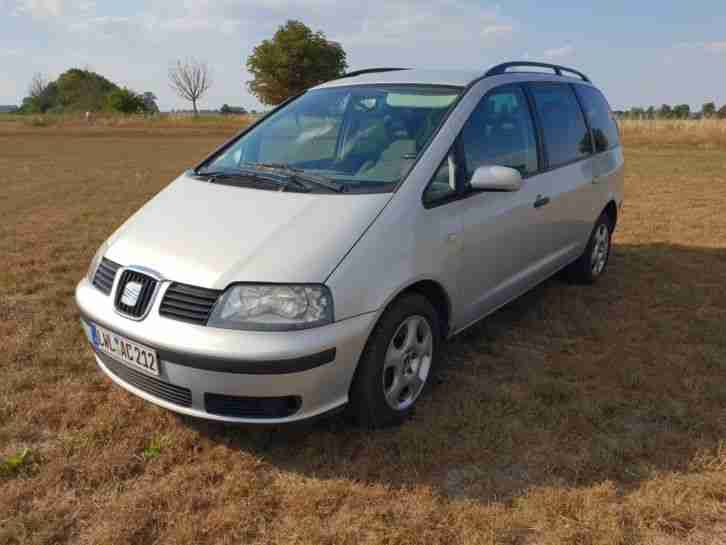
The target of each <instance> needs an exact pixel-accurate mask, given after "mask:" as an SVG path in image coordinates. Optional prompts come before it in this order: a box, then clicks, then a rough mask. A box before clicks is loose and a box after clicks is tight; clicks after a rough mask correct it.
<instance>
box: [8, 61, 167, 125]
mask: <svg viewBox="0 0 726 545" xmlns="http://www.w3.org/2000/svg"><path fill="white" fill-rule="evenodd" d="M99 111H110V112H122V113H139V112H149V113H155V112H158V111H159V108H158V107H157V105H156V96H155V95H154V93H151V92H145V93H135V92H134V91H132V90H130V89H128V88H126V87H119V86H118V85H116V84H115V83H113V82H112V81H110V80H108V79H106V78H105V77H103V76H102V75H100V74H97V73H96V72H92V71H91V70H88V69H81V68H71V69H70V70H66V71H65V72H63V73H62V74H61V75H60V76H58V79H56V80H52V81H51V80H48V79H46V78H45V77H44V76H43V75H42V74H35V75H34V76H33V79H32V80H31V82H30V85H29V87H28V96H27V97H25V98H24V99H23V103H22V105H21V106H20V108H19V112H20V113H29V114H36V113H64V112H99Z"/></svg>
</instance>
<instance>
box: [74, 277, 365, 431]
mask: <svg viewBox="0 0 726 545" xmlns="http://www.w3.org/2000/svg"><path fill="white" fill-rule="evenodd" d="M166 287H167V286H166V285H163V286H162V287H161V289H160V290H159V294H158V295H157V297H156V299H155V301H154V302H153V304H152V307H151V310H150V312H149V314H148V316H147V317H146V318H145V319H144V320H142V321H134V320H129V319H127V318H124V317H123V316H121V315H119V314H117V313H116V312H115V311H114V309H113V302H112V301H113V299H112V297H110V296H107V295H104V294H103V293H101V292H100V291H99V290H97V289H96V288H95V287H93V286H92V285H91V284H90V283H89V282H88V281H87V280H86V279H83V280H82V281H81V282H80V283H79V284H78V287H77V288H76V302H77V304H78V307H79V309H80V311H81V316H82V323H83V328H84V331H85V333H86V336H87V337H88V339H89V342H90V340H91V336H90V329H89V323H95V324H98V325H100V326H103V327H105V328H107V329H110V330H112V331H114V332H116V333H118V334H120V335H123V336H125V337H128V338H129V339H131V340H133V341H136V342H139V343H142V344H145V345H147V346H149V347H151V348H154V349H156V350H157V353H158V356H159V361H160V375H159V377H149V376H148V375H146V374H144V373H142V372H140V371H136V370H133V369H130V368H128V367H127V366H126V365H125V364H122V363H119V362H117V361H116V360H114V359H112V358H110V357H109V356H107V355H105V354H100V353H96V354H95V357H96V362H97V364H98V366H99V367H100V368H101V370H102V371H103V372H104V373H106V374H107V375H108V376H109V377H110V378H111V379H112V380H113V381H114V382H115V383H116V384H118V385H119V386H121V387H123V388H125V389H126V390H128V391H129V392H131V393H133V394H135V395H137V396H139V397H141V398H143V399H145V400H147V401H150V402H152V403H155V404H157V405H160V406H162V407H165V408H167V409H170V410H173V411H176V412H179V413H183V414H187V415H190V416H195V417H200V418H206V419H210V420H218V421H224V422H239V423H284V422H293V421H298V420H304V419H307V418H312V417H315V416H318V415H320V414H323V413H326V412H329V411H331V410H334V409H336V408H337V407H340V406H342V405H344V404H345V403H346V402H347V401H348V391H349V389H350V384H351V381H352V379H353V374H354V373H355V368H356V365H357V363H358V359H359V357H360V354H361V352H362V350H363V347H364V345H365V342H366V340H367V338H368V335H369V333H370V330H371V329H372V327H373V325H374V323H375V318H376V314H375V313H370V314H365V315H361V316H357V317H355V318H350V319H348V320H343V321H341V322H336V323H334V324H330V325H328V326H324V327H320V328H314V329H309V330H303V331H290V332H266V331H232V330H226V329H218V328H211V327H206V326H199V325H193V324H188V323H184V322H180V321H176V320H172V319H169V318H164V317H163V316H160V315H159V312H158V306H159V303H160V301H161V299H162V297H163V292H164V290H165V289H166Z"/></svg>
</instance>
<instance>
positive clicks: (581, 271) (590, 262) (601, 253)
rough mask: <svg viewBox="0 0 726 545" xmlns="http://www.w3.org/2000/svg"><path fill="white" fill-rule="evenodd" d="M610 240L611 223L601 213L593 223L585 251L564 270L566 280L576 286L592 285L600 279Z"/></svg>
mask: <svg viewBox="0 0 726 545" xmlns="http://www.w3.org/2000/svg"><path fill="white" fill-rule="evenodd" d="M611 239H612V222H611V221H610V218H609V217H608V215H607V214H605V213H604V212H603V213H602V214H601V215H600V217H599V218H598V220H597V222H596V223H595V227H594V228H593V230H592V233H591V234H590V240H588V242H587V246H586V247H585V251H584V252H583V253H582V255H581V256H580V257H579V258H578V259H577V261H574V262H573V263H571V264H570V265H569V266H568V267H567V269H565V273H566V274H567V278H568V279H569V280H571V281H573V282H575V283H578V284H593V283H594V282H595V281H596V280H597V279H598V278H600V276H602V274H603V273H604V272H605V269H606V268H607V265H608V261H609V259H610V246H611Z"/></svg>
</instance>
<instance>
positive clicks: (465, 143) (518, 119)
mask: <svg viewBox="0 0 726 545" xmlns="http://www.w3.org/2000/svg"><path fill="white" fill-rule="evenodd" d="M460 138H461V147H462V149H463V152H464V160H465V162H466V176H467V180H468V179H470V178H471V176H472V175H473V174H474V171H475V170H476V169H477V168H478V167H480V166H483V165H497V166H504V167H510V168H514V169H516V170H518V171H519V172H520V173H521V174H522V176H526V175H528V174H534V173H535V172H537V167H538V165H537V141H536V139H535V132H534V124H533V122H532V115H531V113H530V111H529V105H528V103H527V97H526V96H525V94H524V92H523V91H522V89H520V88H519V87H516V86H511V87H502V88H499V89H495V90H494V91H492V92H490V93H489V94H488V95H486V96H485V97H484V98H482V99H481V102H479V104H477V107H476V108H475V109H474V111H473V112H472V113H471V116H470V117H469V119H468V120H467V122H466V125H464V128H463V129H462V132H461V135H460Z"/></svg>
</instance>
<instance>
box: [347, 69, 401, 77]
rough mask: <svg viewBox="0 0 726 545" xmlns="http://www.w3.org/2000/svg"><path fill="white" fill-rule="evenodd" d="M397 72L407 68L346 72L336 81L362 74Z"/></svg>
mask: <svg viewBox="0 0 726 545" xmlns="http://www.w3.org/2000/svg"><path fill="white" fill-rule="evenodd" d="M398 70H408V68H364V69H363V70H354V71H353V72H346V73H345V74H343V75H342V76H340V77H339V78H338V79H343V78H352V77H355V76H362V75H363V74H376V73H378V72H396V71H398Z"/></svg>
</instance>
